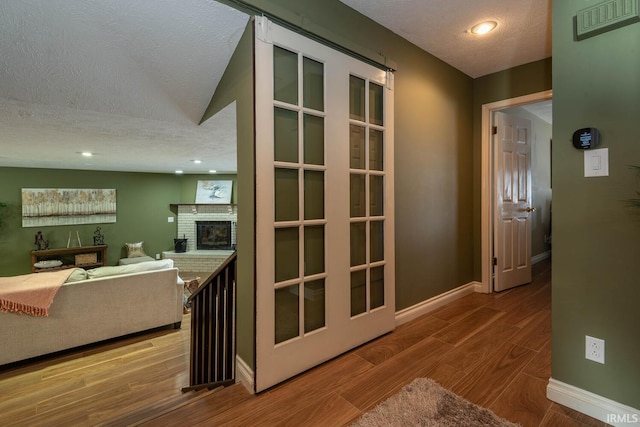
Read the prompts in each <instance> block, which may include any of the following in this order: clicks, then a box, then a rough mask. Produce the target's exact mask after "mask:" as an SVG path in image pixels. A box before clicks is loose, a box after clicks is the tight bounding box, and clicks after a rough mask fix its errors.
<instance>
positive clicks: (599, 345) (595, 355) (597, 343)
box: [584, 335, 604, 365]
mask: <svg viewBox="0 0 640 427" xmlns="http://www.w3.org/2000/svg"><path fill="white" fill-rule="evenodd" d="M584 357H585V358H586V359H587V360H592V361H594V362H598V363H602V364H603V365H604V340H602V339H600V338H594V337H590V336H589V335H585V356H584Z"/></svg>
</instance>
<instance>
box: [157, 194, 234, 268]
mask: <svg viewBox="0 0 640 427" xmlns="http://www.w3.org/2000/svg"><path fill="white" fill-rule="evenodd" d="M237 219H238V211H237V206H236V205H198V204H193V205H186V204H185V205H182V204H181V205H178V219H177V222H178V224H177V225H178V234H177V236H176V237H180V238H182V237H183V236H184V237H186V239H187V251H186V252H184V253H176V252H174V251H165V252H163V253H162V257H163V258H170V259H173V261H174V265H175V266H176V267H177V268H178V269H180V270H181V271H187V272H213V271H215V269H216V268H217V267H218V266H219V265H220V264H222V263H223V262H224V261H225V260H226V259H227V257H228V256H229V255H231V253H232V251H233V248H235V246H236V242H237V240H236V231H237ZM198 223H200V224H206V225H208V226H213V225H214V224H215V225H216V227H205V228H204V229H206V230H207V233H211V232H214V233H216V234H213V235H211V234H207V237H206V238H205V239H204V240H205V241H206V242H208V243H209V244H205V245H204V247H205V248H203V246H202V245H201V249H198V245H197V241H198ZM221 224H224V228H223V231H220V229H219V228H218V227H217V226H218V225H221ZM202 230H203V228H202V227H201V233H202V232H203V231H202ZM227 233H228V235H227ZM216 236H217V237H216ZM221 236H224V241H223V242H222V239H221V238H220V237H221ZM200 240H201V243H202V240H203V238H202V236H201V239H200ZM211 243H214V244H211Z"/></svg>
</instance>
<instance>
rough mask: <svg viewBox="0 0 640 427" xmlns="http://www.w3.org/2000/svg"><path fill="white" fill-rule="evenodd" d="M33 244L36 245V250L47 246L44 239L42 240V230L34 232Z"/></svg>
mask: <svg viewBox="0 0 640 427" xmlns="http://www.w3.org/2000/svg"><path fill="white" fill-rule="evenodd" d="M35 245H36V250H37V251H40V250H42V249H43V248H46V247H47V246H49V245H48V244H47V242H45V240H44V236H43V235H42V231H38V232H37V233H36V240H35Z"/></svg>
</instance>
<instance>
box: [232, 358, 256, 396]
mask: <svg viewBox="0 0 640 427" xmlns="http://www.w3.org/2000/svg"><path fill="white" fill-rule="evenodd" d="M254 377H255V376H254V374H253V369H251V368H250V367H249V365H247V362H245V361H244V360H242V358H241V357H240V356H238V355H237V354H236V383H242V385H243V386H244V387H245V388H246V389H247V390H249V393H251V394H255V392H256V391H255V390H256V388H255V385H254V381H253V378H254Z"/></svg>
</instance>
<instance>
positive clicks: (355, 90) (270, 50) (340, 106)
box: [255, 17, 395, 391]
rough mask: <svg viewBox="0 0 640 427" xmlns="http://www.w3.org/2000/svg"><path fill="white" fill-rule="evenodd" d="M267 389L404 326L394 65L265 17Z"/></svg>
mask: <svg viewBox="0 0 640 427" xmlns="http://www.w3.org/2000/svg"><path fill="white" fill-rule="evenodd" d="M255 33H256V39H255V55H256V58H255V66H256V72H255V74H256V179H257V182H256V222H257V223H256V247H257V265H256V287H257V289H256V335H257V338H256V367H255V373H256V391H262V390H265V389H266V388H268V387H270V386H272V385H274V384H277V383H278V382H281V381H283V380H285V379H287V378H290V377H292V376H294V375H296V374H298V373H300V372H302V371H304V370H306V369H309V368H311V367H313V366H315V365H317V364H319V363H322V362H323V361H326V360H328V359H330V358H332V357H335V356H337V355H339V354H341V353H343V352H345V351H347V350H349V349H351V348H353V347H355V346H357V345H359V344H362V343H364V342H366V341H369V340H371V339H373V338H375V337H377V336H379V335H382V334H384V333H386V332H389V331H390V330H392V329H393V328H394V322H395V320H394V316H395V298H394V276H395V273H394V237H393V230H394V222H393V221H394V217H393V87H392V86H393V79H392V75H391V74H390V73H388V72H386V71H383V70H380V69H378V68H376V67H373V66H371V65H368V64H365V63H363V62H361V61H358V60H356V59H354V58H351V57H349V56H347V55H345V54H343V53H340V52H337V51H335V50H333V49H330V48H328V47H326V46H324V45H322V44H319V43H317V42H315V41H312V40H309V39H307V38H305V37H302V36H301V35H299V34H296V33H293V32H291V31H289V30H286V29H284V28H282V27H279V26H277V25H275V24H273V23H271V22H270V21H268V20H267V19H265V18H262V17H259V18H256V31H255Z"/></svg>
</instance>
